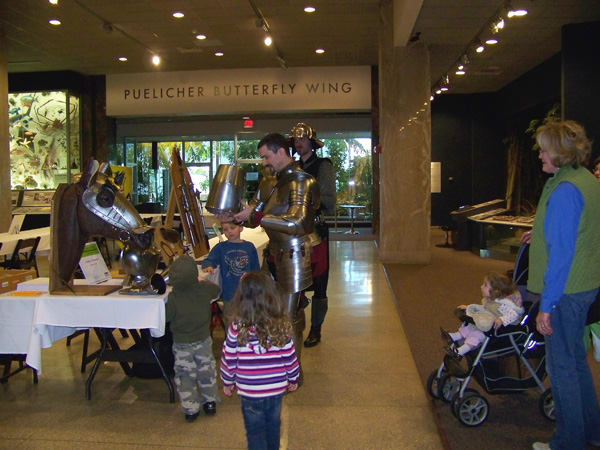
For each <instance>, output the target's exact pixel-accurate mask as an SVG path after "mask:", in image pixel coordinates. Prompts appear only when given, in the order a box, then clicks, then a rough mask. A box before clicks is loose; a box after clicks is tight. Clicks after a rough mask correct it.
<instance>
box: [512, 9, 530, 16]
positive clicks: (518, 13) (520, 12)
mask: <svg viewBox="0 0 600 450" xmlns="http://www.w3.org/2000/svg"><path fill="white" fill-rule="evenodd" d="M525 15H527V11H526V10H524V9H517V10H511V11H509V12H508V14H507V16H508V17H515V16H517V17H522V16H525Z"/></svg>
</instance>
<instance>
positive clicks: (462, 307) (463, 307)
mask: <svg viewBox="0 0 600 450" xmlns="http://www.w3.org/2000/svg"><path fill="white" fill-rule="evenodd" d="M457 308H458V309H467V305H458V306H457Z"/></svg>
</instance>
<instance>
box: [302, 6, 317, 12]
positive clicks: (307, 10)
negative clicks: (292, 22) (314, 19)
mask: <svg viewBox="0 0 600 450" xmlns="http://www.w3.org/2000/svg"><path fill="white" fill-rule="evenodd" d="M315 11H316V8H315V7H314V6H307V7H305V8H304V12H307V13H309V14H310V13H314V12H315Z"/></svg>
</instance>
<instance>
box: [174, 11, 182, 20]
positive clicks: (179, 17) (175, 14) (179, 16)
mask: <svg viewBox="0 0 600 450" xmlns="http://www.w3.org/2000/svg"><path fill="white" fill-rule="evenodd" d="M183 16H184V14H183V13H182V12H174V13H173V17H175V18H176V19H181V18H183Z"/></svg>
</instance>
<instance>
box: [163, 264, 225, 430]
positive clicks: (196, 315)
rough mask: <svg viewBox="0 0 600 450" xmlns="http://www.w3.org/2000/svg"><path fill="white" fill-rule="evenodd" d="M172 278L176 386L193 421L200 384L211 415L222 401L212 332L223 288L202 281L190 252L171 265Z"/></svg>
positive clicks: (168, 310) (187, 417) (169, 306)
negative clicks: (213, 304) (212, 306)
mask: <svg viewBox="0 0 600 450" xmlns="http://www.w3.org/2000/svg"><path fill="white" fill-rule="evenodd" d="M169 277H170V283H171V286H173V290H172V291H171V292H170V293H169V296H168V298H167V305H166V316H167V317H166V319H167V322H171V331H172V333H173V355H174V356H175V386H176V387H177V394H178V395H179V400H180V401H181V409H182V410H183V412H184V413H185V420H186V421H187V422H193V421H194V420H196V418H197V417H198V415H199V414H200V403H201V402H200V400H199V398H198V389H197V386H196V383H198V384H199V386H200V392H201V394H202V407H203V409H204V412H205V413H206V414H207V415H209V416H213V415H215V414H216V412H217V408H216V403H219V402H220V401H221V399H220V397H219V390H218V386H217V372H216V362H215V357H214V355H213V353H212V338H211V337H210V331H209V325H210V319H211V312H210V302H211V300H212V299H215V298H217V297H218V296H219V293H220V291H221V289H220V288H219V286H217V285H216V284H214V283H211V282H210V281H199V280H198V266H197V265H196V261H194V260H193V259H192V258H191V257H189V256H188V255H182V256H180V257H179V258H177V259H176V260H175V261H174V262H173V263H172V264H171V266H170V267H169Z"/></svg>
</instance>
